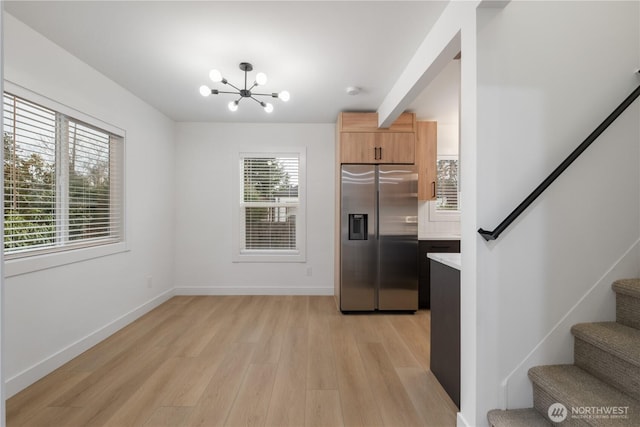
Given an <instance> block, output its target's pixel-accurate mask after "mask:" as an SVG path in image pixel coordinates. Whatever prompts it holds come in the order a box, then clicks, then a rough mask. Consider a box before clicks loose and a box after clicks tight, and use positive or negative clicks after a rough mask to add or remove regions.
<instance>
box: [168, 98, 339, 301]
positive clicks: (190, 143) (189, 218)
mask: <svg viewBox="0 0 640 427" xmlns="http://www.w3.org/2000/svg"><path fill="white" fill-rule="evenodd" d="M252 107H253V106H252V105H245V108H252ZM334 141H335V125H334V124H223V123H179V124H177V137H176V163H175V170H176V188H177V189H178V191H177V193H176V202H175V207H176V225H175V228H176V248H175V250H176V255H175V259H176V264H175V268H176V275H175V284H176V292H177V293H180V294H192V293H197V294H228V293H233V294H324V295H333V227H334V192H333V189H334V185H333V182H334V167H333V164H334V159H335V156H334V144H335V142H334ZM251 147H260V148H265V149H274V150H281V149H283V148H284V149H286V148H287V147H295V148H297V147H304V148H306V157H307V236H306V237H307V238H306V241H307V260H306V262H305V263H233V262H232V246H233V245H232V236H233V233H232V224H233V222H232V215H234V214H235V212H236V208H235V206H236V204H237V191H238V189H236V188H233V186H232V182H233V175H232V174H233V167H232V164H233V162H235V161H237V153H238V152H239V150H240V151H243V150H246V149H247V148H249V149H251ZM309 268H311V271H310V273H311V275H308V273H309V270H308V269H309Z"/></svg>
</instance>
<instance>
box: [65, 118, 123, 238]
mask: <svg viewBox="0 0 640 427" xmlns="http://www.w3.org/2000/svg"><path fill="white" fill-rule="evenodd" d="M67 135H68V139H69V140H68V147H69V240H71V241H77V240H92V239H99V238H105V237H112V236H119V235H120V224H121V222H122V218H121V217H120V198H119V197H118V194H117V193H116V194H112V193H113V191H112V186H111V177H112V175H111V169H112V162H111V159H110V157H111V156H110V153H111V152H112V149H111V146H112V141H111V136H110V135H109V134H108V133H106V132H103V131H101V130H98V129H95V128H92V127H89V126H87V125H84V124H82V123H77V122H74V121H72V120H70V121H69V129H68V131H67Z"/></svg>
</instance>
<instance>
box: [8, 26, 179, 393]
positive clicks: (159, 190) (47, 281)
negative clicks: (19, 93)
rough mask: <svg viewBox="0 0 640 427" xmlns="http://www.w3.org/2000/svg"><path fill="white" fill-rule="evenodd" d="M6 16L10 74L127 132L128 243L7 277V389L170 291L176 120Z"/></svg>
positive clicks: (11, 389) (63, 359)
mask: <svg viewBox="0 0 640 427" xmlns="http://www.w3.org/2000/svg"><path fill="white" fill-rule="evenodd" d="M4 17H5V21H4V24H5V26H4V28H3V30H4V34H3V35H4V37H3V40H4V53H5V56H4V77H5V78H6V79H7V80H9V81H11V82H13V83H15V84H18V85H20V86H23V87H25V88H28V89H29V90H31V91H33V92H35V93H37V94H39V95H42V96H45V97H48V98H51V99H52V100H54V101H56V102H59V103H62V104H64V105H67V106H69V107H71V108H73V109H75V110H78V111H81V112H83V113H86V114H89V115H91V116H94V117H96V118H98V119H100V120H102V121H104V122H107V123H110V124H111V125H114V126H117V127H119V128H121V129H124V130H125V131H126V140H125V150H126V160H125V162H126V181H125V183H126V189H125V191H126V225H127V245H128V251H127V252H123V253H119V254H115V255H111V256H106V257H101V258H97V259H92V260H88V261H84V262H79V263H75V264H70V265H65V266H61V267H57V268H51V269H47V270H43V271H37V272H33V273H29V274H23V275H19V276H14V277H10V278H8V279H6V281H5V300H4V319H3V320H4V322H5V328H4V332H5V337H4V339H5V344H6V346H4V359H3V363H4V372H5V375H6V379H7V382H8V386H7V387H8V390H7V394H8V396H10V395H12V394H14V393H15V392H17V391H18V390H20V389H21V388H23V387H24V386H26V385H28V384H30V383H31V382H33V381H35V380H36V379H37V378H39V377H40V376H42V375H44V374H46V373H48V372H49V371H50V370H52V369H53V368H55V367H57V366H58V365H60V364H62V363H64V362H66V361H67V360H69V359H70V358H71V357H73V356H75V355H76V354H78V353H79V352H80V351H83V350H84V349H85V348H87V347H88V346H90V345H92V344H94V343H95V342H97V341H98V340H100V339H102V338H104V337H105V336H107V335H108V334H109V333H112V332H113V331H115V330H116V329H118V328H120V327H122V326H123V325H124V324H126V323H127V322H129V321H131V320H133V318H135V317H136V316H138V315H140V314H141V313H142V312H144V311H145V310H148V309H149V308H151V307H152V306H154V305H155V304H158V303H160V302H162V301H163V300H164V299H165V298H166V297H167V296H169V295H170V294H171V292H172V286H173V258H172V257H173V234H174V231H173V230H174V227H173V212H174V210H173V204H174V197H173V195H174V164H173V156H174V145H173V141H174V123H173V122H172V121H171V120H169V119H168V118H166V117H165V116H163V115H162V114H160V113H158V112H157V111H156V110H154V109H152V108H151V107H149V106H148V105H147V104H145V103H144V102H142V101H141V100H140V99H138V98H136V97H134V96H133V95H132V94H131V93H129V92H127V91H126V90H124V89H123V88H121V87H120V86H118V85H117V84H115V83H114V82H113V81H111V80H108V79H107V78H106V77H104V76H103V75H101V74H99V73H98V72H97V71H95V70H94V69H92V68H90V67H89V66H88V65H86V64H85V63H82V62H80V61H79V60H78V59H76V58H75V57H73V56H71V55H70V54H69V53H68V52H66V51H64V50H62V49H61V48H59V47H58V46H56V45H54V44H53V43H51V42H50V41H48V40H47V39H45V38H44V37H42V36H41V35H40V34H38V33H36V32H34V31H33V30H31V29H30V28H28V27H27V26H25V25H24V24H22V23H21V22H19V21H18V20H16V19H15V18H13V17H12V16H10V15H8V14H6V13H5V16H4ZM149 277H151V282H152V283H151V284H152V287H151V288H149V287H148V282H149V281H148V278H149Z"/></svg>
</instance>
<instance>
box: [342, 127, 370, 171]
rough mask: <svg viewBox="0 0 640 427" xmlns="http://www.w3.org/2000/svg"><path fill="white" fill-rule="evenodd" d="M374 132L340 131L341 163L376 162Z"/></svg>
mask: <svg viewBox="0 0 640 427" xmlns="http://www.w3.org/2000/svg"><path fill="white" fill-rule="evenodd" d="M375 143H376V133H374V132H342V133H341V134H340V162H341V163H376V162H377V160H376V157H377V156H376V144H375Z"/></svg>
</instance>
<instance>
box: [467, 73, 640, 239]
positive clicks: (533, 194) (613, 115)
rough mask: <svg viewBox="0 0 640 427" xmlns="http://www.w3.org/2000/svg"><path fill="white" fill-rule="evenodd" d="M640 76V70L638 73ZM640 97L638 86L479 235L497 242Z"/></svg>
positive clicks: (639, 87) (479, 230)
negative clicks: (551, 170)
mask: <svg viewBox="0 0 640 427" xmlns="http://www.w3.org/2000/svg"><path fill="white" fill-rule="evenodd" d="M637 73H639V74H640V70H638V71H637ZM638 96H640V86H638V87H637V88H636V89H635V90H634V91H633V92H631V94H630V95H629V96H627V98H626V99H625V100H624V101H622V103H621V104H620V105H618V107H617V108H616V109H615V110H613V112H612V113H611V114H609V116H608V117H607V118H606V119H605V120H604V121H603V122H602V123H600V126H598V127H597V128H596V129H595V130H594V131H593V132H591V134H590V135H589V136H588V137H587V138H586V139H585V140H584V141H583V142H582V143H581V144H580V145H579V146H578V147H577V148H576V149H575V150H573V152H572V153H571V154H569V156H568V157H567V158H566V159H565V160H564V161H563V162H562V163H560V165H559V166H558V167H557V168H555V169H554V170H553V172H551V174H550V175H549V176H548V177H547V178H546V179H545V180H544V181H542V182H541V183H540V185H538V186H537V187H536V188H535V190H533V191H532V192H531V194H529V196H527V198H526V199H524V200H523V201H522V203H520V204H519V205H518V206H517V207H516V208H515V209H514V210H513V211H512V212H511V213H510V214H509V215H508V216H507V217H506V218H505V219H504V220H503V221H502V222H501V223H500V224H499V225H498V226H497V227H496V228H495V229H493V230H492V231H489V230H484V229H483V228H479V229H478V233H480V235H481V236H482V238H483V239H484V240H486V241H487V242H488V241H489V240H496V239H497V238H498V237H499V236H500V234H501V233H502V232H503V231H504V230H505V229H506V228H507V227H509V226H510V225H511V223H512V222H513V221H515V220H516V218H518V217H519V216H520V215H521V214H522V213H523V212H524V211H525V210H526V209H527V208H528V207H529V206H530V205H531V204H532V203H533V202H534V201H535V200H536V199H537V198H538V197H539V196H540V195H541V194H542V193H543V192H544V190H546V189H547V187H549V186H550V185H551V184H552V183H553V181H555V180H556V178H558V177H559V176H560V175H561V174H562V173H563V172H564V171H565V170H566V169H567V168H568V167H569V165H571V163H573V161H574V160H576V159H577V158H578V157H579V156H580V155H581V154H582V153H583V152H584V151H585V150H586V149H587V148H588V147H589V146H590V145H591V144H592V143H593V141H595V140H596V139H597V138H598V137H599V136H600V135H601V134H602V133H603V132H604V131H605V130H606V129H607V128H608V127H609V126H610V125H611V124H612V123H613V122H614V121H615V120H616V119H617V118H618V117H619V116H620V115H621V114H622V113H623V112H624V111H625V110H626V109H627V107H629V105H631V104H632V103H633V101H635V100H636V99H637V98H638Z"/></svg>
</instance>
